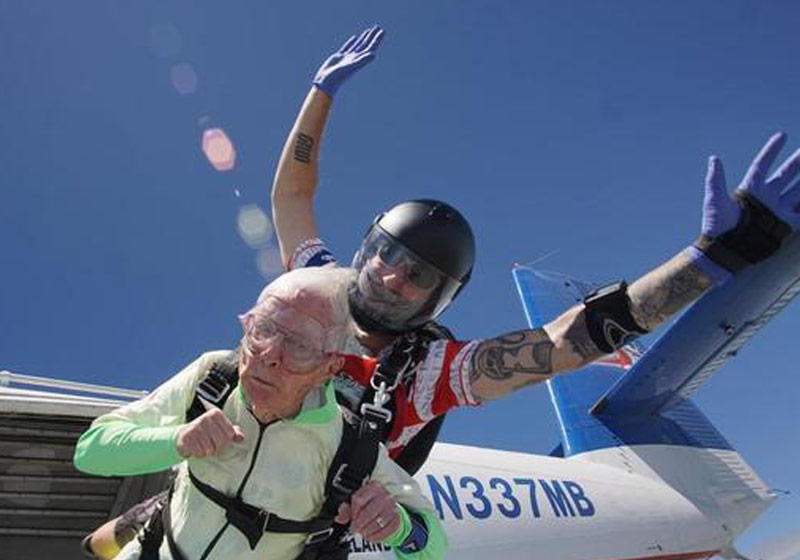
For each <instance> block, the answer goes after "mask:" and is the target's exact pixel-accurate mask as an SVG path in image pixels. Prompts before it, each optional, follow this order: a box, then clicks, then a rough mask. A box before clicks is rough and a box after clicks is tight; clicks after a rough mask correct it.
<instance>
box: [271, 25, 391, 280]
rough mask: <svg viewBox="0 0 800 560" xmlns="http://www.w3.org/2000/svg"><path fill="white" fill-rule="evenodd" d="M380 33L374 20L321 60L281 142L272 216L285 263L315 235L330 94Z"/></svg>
mask: <svg viewBox="0 0 800 560" xmlns="http://www.w3.org/2000/svg"><path fill="white" fill-rule="evenodd" d="M383 35H384V32H383V30H382V29H381V28H380V27H379V26H377V25H375V26H373V27H370V28H368V29H365V30H364V31H363V32H362V33H361V34H360V35H358V36H356V35H353V36H352V37H350V38H349V39H348V40H347V41H345V43H344V45H342V46H341V48H340V49H339V50H338V51H336V52H335V53H333V54H332V55H330V56H329V57H328V58H327V59H326V60H325V62H323V63H322V66H320V68H319V70H317V74H316V75H315V76H314V86H313V87H312V88H311V91H310V92H309V93H308V95H307V96H306V100H305V102H304V103H303V108H302V109H300V114H299V115H298V116H297V120H296V121H295V123H294V127H293V128H292V131H291V132H290V133H289V138H288V139H287V140H286V144H285V145H284V146H283V151H282V152H281V159H280V161H279V162H278V169H277V170H276V171H275V180H274V182H273V184H272V219H273V222H274V223H275V231H276V233H277V236H278V244H279V246H280V249H281V258H282V259H283V264H284V266H286V265H288V264H289V259H290V258H291V256H292V253H293V252H294V250H295V249H296V248H297V246H298V245H300V243H302V242H303V241H306V240H307V239H311V238H313V237H316V236H317V224H316V220H315V219H314V193H315V192H316V189H317V183H318V179H319V163H318V160H319V145H320V141H321V139H322V132H323V130H324V128H325V123H326V122H327V120H328V115H329V114H330V110H331V104H332V102H333V98H334V96H335V95H336V92H337V91H338V90H339V88H340V87H341V85H342V84H343V83H344V82H345V81H347V80H348V79H349V78H350V76H352V75H353V74H355V73H356V72H358V71H359V70H360V69H361V68H363V67H364V66H366V65H367V64H369V62H370V61H372V59H373V58H375V52H376V50H377V49H378V46H379V45H380V43H381V41H382V39H383Z"/></svg>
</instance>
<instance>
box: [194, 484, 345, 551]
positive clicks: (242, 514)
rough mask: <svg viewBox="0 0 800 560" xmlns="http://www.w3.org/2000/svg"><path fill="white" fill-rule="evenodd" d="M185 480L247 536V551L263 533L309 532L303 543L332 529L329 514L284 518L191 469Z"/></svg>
mask: <svg viewBox="0 0 800 560" xmlns="http://www.w3.org/2000/svg"><path fill="white" fill-rule="evenodd" d="M189 479H190V480H191V481H192V484H194V486H195V488H197V489H198V490H199V491H200V493H201V494H203V495H204V496H205V497H206V498H208V499H209V500H211V501H212V502H214V503H215V504H217V505H218V506H219V507H221V508H222V509H224V510H225V518H226V519H227V520H228V522H229V523H230V524H231V525H233V526H234V527H236V528H237V529H238V530H239V531H240V532H241V533H242V534H243V535H244V536H245V537H246V538H247V541H248V542H249V543H250V549H251V550H254V549H255V548H256V545H258V542H259V540H261V537H262V535H263V534H264V533H266V532H270V533H309V536H308V539H307V540H306V542H308V541H312V542H313V541H316V540H318V539H321V538H322V537H324V538H327V537H328V536H329V535H330V534H331V533H332V532H333V530H332V529H331V525H332V524H333V517H327V516H326V517H316V518H314V519H309V520H307V521H296V520H294V519H284V518H282V517H280V516H278V515H276V514H274V513H270V512H268V511H266V510H263V509H260V508H257V507H255V506H253V505H250V504H248V503H246V502H244V501H242V500H240V499H238V498H232V497H230V496H228V495H226V494H223V493H222V492H220V491H219V490H217V489H216V488H213V487H212V486H209V485H208V484H206V483H205V482H203V481H202V480H200V479H199V478H197V477H196V476H195V475H194V473H192V471H191V470H190V471H189ZM322 540H324V539H322Z"/></svg>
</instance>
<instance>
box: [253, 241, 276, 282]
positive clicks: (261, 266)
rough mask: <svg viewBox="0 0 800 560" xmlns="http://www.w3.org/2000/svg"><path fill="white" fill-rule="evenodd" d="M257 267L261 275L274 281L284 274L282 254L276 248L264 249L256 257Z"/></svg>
mask: <svg viewBox="0 0 800 560" xmlns="http://www.w3.org/2000/svg"><path fill="white" fill-rule="evenodd" d="M256 265H257V266H258V270H259V271H260V272H261V275H262V276H263V277H264V278H266V279H272V278H275V277H276V276H280V275H281V274H282V273H283V263H282V262H281V254H280V252H279V251H278V249H276V248H274V247H273V248H269V249H264V250H262V251H259V252H258V255H256Z"/></svg>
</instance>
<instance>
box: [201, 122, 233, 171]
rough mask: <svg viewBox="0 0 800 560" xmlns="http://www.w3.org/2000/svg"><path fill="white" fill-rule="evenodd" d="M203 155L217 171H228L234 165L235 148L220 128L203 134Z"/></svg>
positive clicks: (211, 129)
mask: <svg viewBox="0 0 800 560" xmlns="http://www.w3.org/2000/svg"><path fill="white" fill-rule="evenodd" d="M203 153H204V154H205V155H206V158H208V162H209V163H210V164H211V165H212V166H213V167H214V169H216V170H217V171H230V170H231V169H233V168H234V166H235V165H236V148H234V147H233V142H231V140H230V138H228V135H227V134H225V131H224V130H222V129H221V128H209V129H208V130H206V131H205V132H203Z"/></svg>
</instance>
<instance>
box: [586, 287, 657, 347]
mask: <svg viewBox="0 0 800 560" xmlns="http://www.w3.org/2000/svg"><path fill="white" fill-rule="evenodd" d="M583 305H584V307H585V309H584V315H585V317H586V329H587V330H588V331H589V336H590V337H591V339H592V342H594V344H595V346H597V347H598V348H599V349H600V350H602V351H603V352H605V353H606V354H610V353H611V352H614V351H615V350H618V349H620V348H622V347H623V346H625V344H627V343H628V342H630V341H631V340H633V339H634V338H637V337H638V336H639V335H642V334H647V333H648V332H650V331H648V330H647V329H645V328H644V327H642V326H640V325H639V323H637V322H636V319H634V318H633V315H631V299H630V298H629V297H628V285H627V284H626V283H625V281H624V280H623V281H621V282H617V283H615V284H609V285H608V286H604V287H602V288H599V289H598V290H596V291H595V292H593V293H591V294H589V295H588V296H587V297H586V299H584V300H583Z"/></svg>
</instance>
